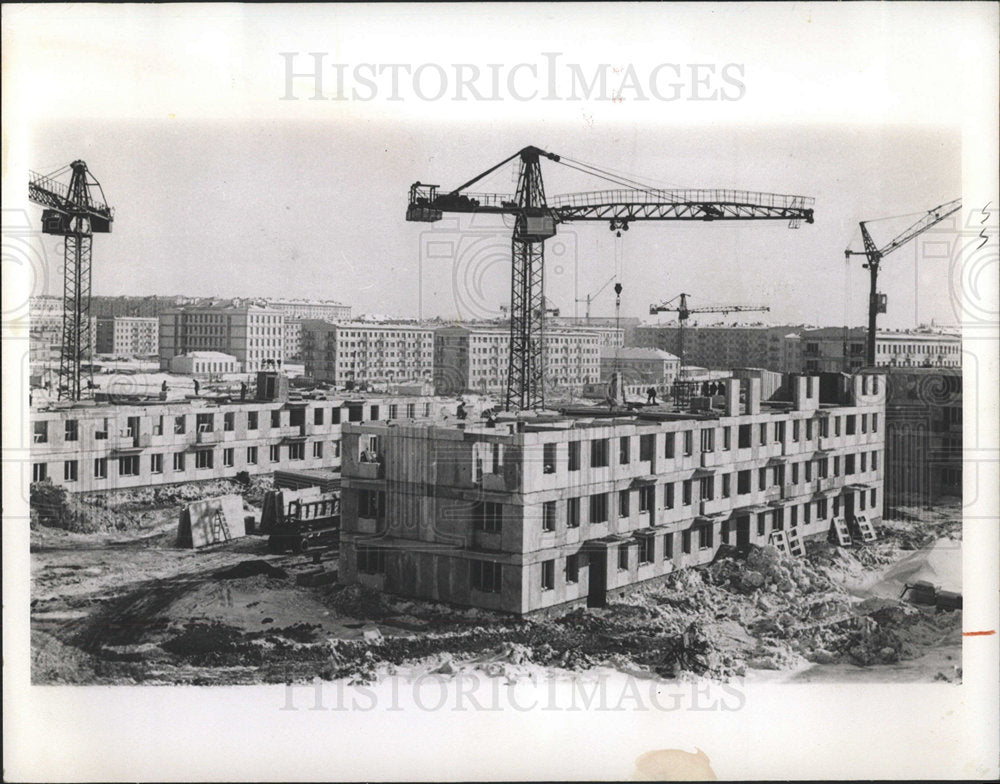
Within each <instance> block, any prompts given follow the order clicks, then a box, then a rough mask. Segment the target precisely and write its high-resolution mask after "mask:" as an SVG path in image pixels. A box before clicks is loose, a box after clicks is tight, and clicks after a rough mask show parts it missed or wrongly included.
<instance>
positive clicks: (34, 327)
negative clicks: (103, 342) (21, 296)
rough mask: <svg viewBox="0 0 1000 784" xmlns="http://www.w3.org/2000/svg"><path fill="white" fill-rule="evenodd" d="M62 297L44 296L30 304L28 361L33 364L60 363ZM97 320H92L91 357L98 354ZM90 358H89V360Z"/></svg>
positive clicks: (31, 300) (32, 300)
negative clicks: (96, 347)
mask: <svg viewBox="0 0 1000 784" xmlns="http://www.w3.org/2000/svg"><path fill="white" fill-rule="evenodd" d="M62 327H63V301H62V297H55V296H50V295H43V296H39V297H32V298H31V299H30V300H29V302H28V360H29V362H31V363H39V364H41V363H58V362H59V352H60V347H61V345H62ZM96 345H97V319H96V318H94V317H93V316H92V317H91V319H90V349H91V356H93V354H94V353H96V349H95V346H96ZM89 358H90V357H88V359H89Z"/></svg>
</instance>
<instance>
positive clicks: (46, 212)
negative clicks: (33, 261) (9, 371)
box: [28, 160, 114, 400]
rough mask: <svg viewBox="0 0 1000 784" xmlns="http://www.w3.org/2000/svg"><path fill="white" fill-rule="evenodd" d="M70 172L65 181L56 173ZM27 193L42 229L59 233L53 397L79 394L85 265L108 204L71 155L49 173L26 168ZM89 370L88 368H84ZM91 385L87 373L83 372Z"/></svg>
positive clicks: (85, 352)
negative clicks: (58, 334)
mask: <svg viewBox="0 0 1000 784" xmlns="http://www.w3.org/2000/svg"><path fill="white" fill-rule="evenodd" d="M66 172H70V179H69V184H68V185H67V184H64V183H62V182H60V181H59V179H58V178H59V177H60V176H62V175H64V174H65V173H66ZM28 174H29V177H28V198H29V199H30V200H31V201H33V202H35V203H36V204H40V205H42V207H43V208H44V209H43V210H42V233H43V234H55V235H57V236H60V237H65V243H64V246H63V322H62V341H61V345H60V351H59V392H58V394H59V399H62V398H64V397H65V398H67V399H69V400H79V399H80V397H81V396H82V394H83V392H84V387H83V384H82V378H81V370H82V365H83V362H84V360H87V361H89V360H90V357H91V350H92V348H93V347H92V346H91V335H90V278H91V275H90V271H91V262H92V259H93V257H92V254H91V245H92V240H93V235H94V234H107V233H110V231H111V223H112V221H114V210H113V209H112V208H111V207H109V206H108V205H107V202H106V200H105V198H104V191H103V190H102V189H101V184H100V183H99V182H98V181H97V180H96V179H95V178H94V176H93V175H92V174H91V173H90V171H89V170H88V169H87V164H86V163H84V162H83V161H79V160H77V161H73V162H72V163H71V164H69V166H64V167H63V168H61V169H59V170H58V171H55V172H53V173H52V174H49V175H43V174H38V173H36V172H29V173H28ZM92 373H93V370H91V371H90V374H92ZM88 380H90V382H91V383H90V384H88V385H87V386H88V387H92V386H93V378H92V375H90V376H89V379H88Z"/></svg>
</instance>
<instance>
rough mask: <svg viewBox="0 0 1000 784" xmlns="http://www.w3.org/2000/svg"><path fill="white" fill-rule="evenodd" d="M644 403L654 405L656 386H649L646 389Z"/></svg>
mask: <svg viewBox="0 0 1000 784" xmlns="http://www.w3.org/2000/svg"><path fill="white" fill-rule="evenodd" d="M646 405H647V406H655V405H656V387H650V388H649V389H647V390H646Z"/></svg>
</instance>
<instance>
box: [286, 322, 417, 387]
mask: <svg viewBox="0 0 1000 784" xmlns="http://www.w3.org/2000/svg"><path fill="white" fill-rule="evenodd" d="M302 361H303V363H304V364H305V370H306V375H307V376H310V377H312V378H314V379H316V380H317V381H326V382H328V383H331V384H334V385H336V386H345V385H348V384H354V385H361V384H368V385H370V384H410V383H423V382H426V381H430V380H431V378H432V375H433V372H434V331H433V330H432V329H430V328H429V327H419V326H413V325H409V324H392V323H378V324H374V323H365V322H352V323H341V324H333V323H331V322H329V321H318V320H315V319H304V320H303V321H302Z"/></svg>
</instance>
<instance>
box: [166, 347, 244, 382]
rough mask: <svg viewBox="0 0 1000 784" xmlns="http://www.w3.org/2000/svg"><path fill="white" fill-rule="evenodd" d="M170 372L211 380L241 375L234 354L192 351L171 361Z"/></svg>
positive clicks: (238, 363) (238, 362)
mask: <svg viewBox="0 0 1000 784" xmlns="http://www.w3.org/2000/svg"><path fill="white" fill-rule="evenodd" d="M170 372H171V373H177V374H178V375H182V376H198V377H201V378H210V377H212V376H225V375H232V374H234V373H240V372H241V370H240V361H239V360H238V359H237V358H236V357H234V356H233V355H232V354H221V353H219V352H218V351H192V352H191V353H190V354H180V355H179V356H176V357H173V358H172V359H171V360H170Z"/></svg>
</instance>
